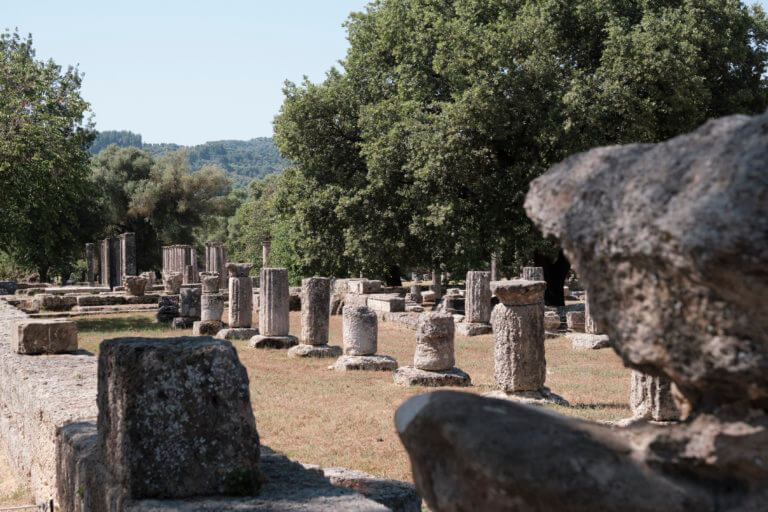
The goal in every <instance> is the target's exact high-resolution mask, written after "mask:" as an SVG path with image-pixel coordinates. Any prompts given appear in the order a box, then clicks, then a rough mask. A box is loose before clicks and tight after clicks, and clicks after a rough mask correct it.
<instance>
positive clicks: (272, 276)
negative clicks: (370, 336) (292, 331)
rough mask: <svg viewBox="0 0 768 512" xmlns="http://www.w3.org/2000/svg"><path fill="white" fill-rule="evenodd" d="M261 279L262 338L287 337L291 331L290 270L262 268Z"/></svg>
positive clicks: (260, 315) (260, 321)
mask: <svg viewBox="0 0 768 512" xmlns="http://www.w3.org/2000/svg"><path fill="white" fill-rule="evenodd" d="M259 278H260V282H259V296H260V298H259V332H260V333H261V335H262V336H286V335H287V334H288V329H289V316H288V313H289V308H288V296H289V290H288V270H287V269H284V268H265V267H262V269H261V272H260V274H259Z"/></svg>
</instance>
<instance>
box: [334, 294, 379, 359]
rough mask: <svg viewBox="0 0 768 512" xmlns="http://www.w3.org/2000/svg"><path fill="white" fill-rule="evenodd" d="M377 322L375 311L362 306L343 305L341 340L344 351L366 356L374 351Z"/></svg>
mask: <svg viewBox="0 0 768 512" xmlns="http://www.w3.org/2000/svg"><path fill="white" fill-rule="evenodd" d="M378 336H379V324H378V318H377V317H376V313H374V312H373V311H372V310H371V309H369V308H367V307H364V306H344V310H343V311H342V342H343V344H344V353H345V354H347V355H350V356H367V355H373V354H375V353H376V348H377V342H378Z"/></svg>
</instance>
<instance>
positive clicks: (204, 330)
mask: <svg viewBox="0 0 768 512" xmlns="http://www.w3.org/2000/svg"><path fill="white" fill-rule="evenodd" d="M222 328H223V324H222V323H221V322H220V321H216V320H198V321H196V322H194V323H193V324H192V335H193V336H215V335H216V334H218V332H219V331H220V330H221V329H222Z"/></svg>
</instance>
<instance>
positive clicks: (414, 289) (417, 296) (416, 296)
mask: <svg viewBox="0 0 768 512" xmlns="http://www.w3.org/2000/svg"><path fill="white" fill-rule="evenodd" d="M410 299H411V300H412V301H413V302H415V303H416V304H421V303H422V302H424V298H423V297H422V296H421V284H419V280H418V278H417V279H415V280H414V283H413V284H412V285H411V293H410Z"/></svg>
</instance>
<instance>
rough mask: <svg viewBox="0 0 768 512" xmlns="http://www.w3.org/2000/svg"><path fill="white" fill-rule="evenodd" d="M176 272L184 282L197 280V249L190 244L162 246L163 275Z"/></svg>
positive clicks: (189, 282)
mask: <svg viewBox="0 0 768 512" xmlns="http://www.w3.org/2000/svg"><path fill="white" fill-rule="evenodd" d="M171 272H177V273H179V274H181V275H182V277H183V282H184V284H193V283H195V282H196V281H197V275H198V270H197V251H195V248H194V247H192V246H191V245H165V246H163V275H166V274H170V273H171Z"/></svg>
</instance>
